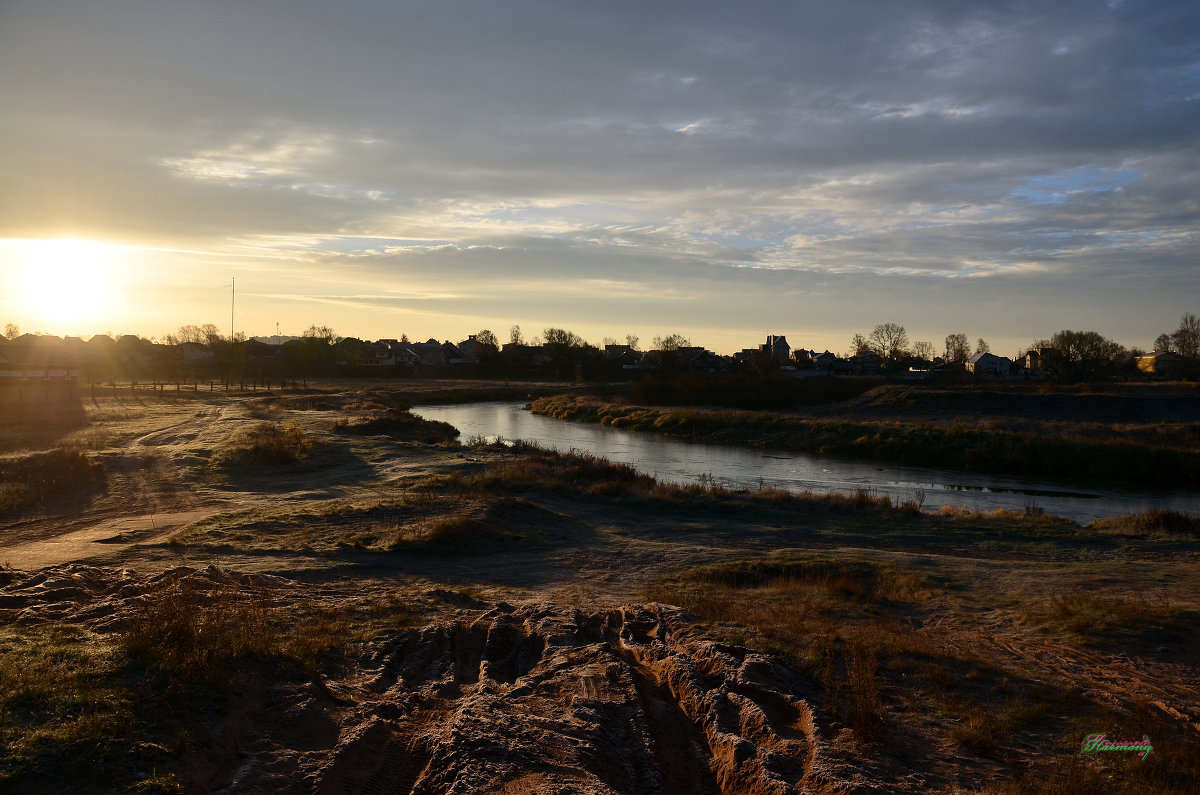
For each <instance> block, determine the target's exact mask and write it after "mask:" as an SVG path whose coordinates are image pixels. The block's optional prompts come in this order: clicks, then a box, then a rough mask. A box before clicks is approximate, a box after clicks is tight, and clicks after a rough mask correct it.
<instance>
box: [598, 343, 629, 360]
mask: <svg viewBox="0 0 1200 795" xmlns="http://www.w3.org/2000/svg"><path fill="white" fill-rule="evenodd" d="M633 352H634V351H633V346H631V345H605V346H604V355H605V356H607V357H608V358H610V359H621V358H624V357H627V356H628V355H629V354H630V353H633Z"/></svg>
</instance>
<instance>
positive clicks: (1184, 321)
mask: <svg viewBox="0 0 1200 795" xmlns="http://www.w3.org/2000/svg"><path fill="white" fill-rule="evenodd" d="M1171 343H1172V344H1173V345H1174V347H1175V352H1176V353H1178V354H1179V355H1180V356H1182V357H1183V358H1185V359H1196V358H1197V357H1200V318H1197V317H1196V316H1195V315H1193V314H1192V313H1191V312H1188V313H1187V314H1185V315H1184V316H1183V317H1181V318H1180V319H1179V328H1177V329H1176V330H1175V333H1174V334H1172V335H1171Z"/></svg>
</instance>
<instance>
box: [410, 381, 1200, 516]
mask: <svg viewBox="0 0 1200 795" xmlns="http://www.w3.org/2000/svg"><path fill="white" fill-rule="evenodd" d="M412 411H413V413H414V414H418V415H420V416H422V417H425V418H426V419H430V420H441V421H443V422H448V423H450V424H451V425H453V426H454V427H455V428H458V430H459V433H460V434H461V439H462V440H463V441H466V440H468V439H470V438H472V437H485V438H490V439H495V438H500V439H506V440H512V441H516V440H522V441H527V442H534V443H536V444H538V445H540V446H542V447H546V448H550V449H554V450H558V451H560V452H567V451H570V450H575V451H578V452H584V453H591V454H593V455H597V456H601V457H603V458H607V459H608V460H610V461H614V462H618V463H622V464H629V465H631V466H633V467H636V468H637V469H638V470H639V471H641V472H645V473H646V474H648V475H652V476H654V477H656V478H658V479H659V480H663V481H670V482H673V483H682V484H688V483H696V482H699V481H701V480H710V479H711V481H712V482H715V483H717V484H720V485H724V486H729V487H734V488H752V489H753V488H760V487H766V486H773V487H775V488H781V489H787V490H789V491H812V492H816V493H824V492H841V493H845V494H852V493H854V492H857V491H862V490H866V491H867V492H869V493H870V494H872V495H875V496H883V495H885V494H886V495H888V496H890V497H891V498H892V500H893V501H899V502H904V501H907V500H917V501H918V502H920V503H921V504H922V506H923V508H924V509H925V510H926V511H931V510H932V511H936V510H937V509H939V508H941V507H942V506H943V505H955V506H962V507H966V508H972V509H977V510H983V511H991V510H994V509H996V508H1005V509H1009V510H1015V511H1024V510H1027V509H1035V508H1040V509H1042V510H1044V511H1045V512H1046V513H1052V514H1057V515H1059V516H1066V517H1069V518H1071V519H1074V520H1075V521H1077V522H1079V523H1081V524H1086V523H1088V522H1091V521H1092V520H1094V519H1099V518H1102V517H1107V516H1117V515H1120V514H1124V513H1133V512H1135V511H1145V510H1148V509H1150V508H1160V509H1167V508H1170V509H1174V510H1178V511H1187V512H1189V513H1193V514H1198V515H1200V495H1198V494H1196V493H1194V492H1186V493H1183V492H1176V493H1167V494H1162V493H1146V492H1138V491H1124V490H1114V489H1107V488H1106V489H1104V490H1092V489H1088V488H1080V487H1077V486H1063V485H1058V484H1053V483H1047V482H1042V481H1033V480H1020V479H1015V478H1005V477H998V476H990V475H979V474H970V473H963V472H955V471H953V470H943V469H926V468H921V467H903V466H890V465H876V464H873V463H870V462H863V461H851V460H845V459H835V458H827V457H825V456H816V455H810V454H807V453H789V452H783V451H776V450H762V449H759V448H752V447H727V446H719V445H708V444H698V443H694V442H684V441H678V440H675V439H669V438H666V437H663V436H658V435H655V434H650V433H645V432H641V431H626V430H621V429H620V428H609V427H606V426H603V425H591V424H584V423H574V422H565V421H563V420H556V419H551V418H549V417H543V416H541V415H538V414H532V413H530V412H528V411H526V410H524V408H522V405H521V404H519V403H467V404H462V405H457V406H416V407H414V408H413V409H412Z"/></svg>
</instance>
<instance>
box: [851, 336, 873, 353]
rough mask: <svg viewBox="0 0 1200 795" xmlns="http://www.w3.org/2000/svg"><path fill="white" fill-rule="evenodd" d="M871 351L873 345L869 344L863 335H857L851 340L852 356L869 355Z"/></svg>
mask: <svg viewBox="0 0 1200 795" xmlns="http://www.w3.org/2000/svg"><path fill="white" fill-rule="evenodd" d="M870 350H871V343H869V342H867V338H866V337H864V336H863V335H862V334H855V335H854V336H853V337H851V338H850V355H851V356H858V355H860V354H863V353H868V352H869V351H870Z"/></svg>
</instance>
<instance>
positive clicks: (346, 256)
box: [0, 0, 1200, 355]
mask: <svg viewBox="0 0 1200 795" xmlns="http://www.w3.org/2000/svg"><path fill="white" fill-rule="evenodd" d="M0 101H2V103H3V104H2V107H3V112H2V113H0V324H3V323H15V324H17V325H19V326H20V328H21V330H22V331H27V332H28V331H43V332H46V333H54V334H60V335H62V334H76V335H81V336H85V337H86V336H90V335H91V334H93V333H98V332H104V331H112V332H114V333H118V334H121V333H134V334H139V335H142V336H158V337H161V336H163V335H165V334H167V333H170V332H172V331H174V330H175V329H177V328H178V327H179V326H181V325H185V324H197V325H199V324H204V323H215V324H216V325H218V326H219V327H220V328H222V329H230V328H234V329H236V330H237V331H239V332H245V333H247V334H249V335H251V336H254V335H270V334H274V333H276V330H277V329H278V330H279V332H280V333H282V334H299V333H300V332H301V331H302V330H303V329H305V328H307V327H308V326H309V325H312V324H317V325H325V326H330V327H332V328H333V329H334V330H335V331H336V332H337V333H339V334H341V335H343V336H355V337H361V338H365V339H376V338H388V337H399V336H400V335H401V334H402V333H403V334H408V335H409V336H410V337H412V338H413V339H417V338H420V339H426V338H429V337H435V338H438V339H452V340H460V339H464V338H465V337H466V335H467V334H469V333H474V332H476V331H478V330H480V329H483V328H487V329H491V330H492V331H494V332H495V333H496V334H497V336H499V337H500V338H501V340H506V339H507V338H508V336H509V329H510V327H512V326H513V325H519V326H520V327H521V329H522V331H523V333H524V336H525V337H527V338H528V337H533V336H535V335H537V334H539V333H540V332H542V330H543V329H545V328H547V327H558V328H566V329H570V330H572V331H574V332H576V333H577V334H580V335H581V336H583V337H584V338H585V339H588V340H589V341H591V342H593V343H600V342H601V341H602V339H603V338H604V337H614V338H617V339H620V340H622V341H623V340H624V338H625V336H626V335H628V334H634V335H637V336H639V337H640V338H641V340H642V341H643V347H646V345H647V344H648V343H649V341H650V340H652V338H653V337H654V336H659V335H662V336H665V335H667V334H671V333H680V334H682V335H683V336H685V337H687V338H689V339H690V340H691V341H692V342H693V344H697V345H703V346H705V347H708V348H709V349H711V350H715V351H717V352H721V353H730V352H733V351H735V350H738V349H741V348H743V347H751V346H755V345H757V344H759V343H761V342H762V341H763V339H764V338H765V336H766V335H767V334H784V335H786V336H787V338H788V341H789V342H790V343H791V345H792V346H793V347H805V348H816V349H818V350H824V349H829V350H832V351H835V352H839V351H845V350H847V349H848V348H849V345H850V338H851V337H852V336H853V335H854V334H855V333H863V334H868V333H869V332H870V331H871V329H872V328H874V326H875V325H876V324H879V323H884V322H894V323H899V324H901V325H903V326H905V328H906V329H907V331H908V335H909V337H910V339H911V340H913V341H917V340H928V341H931V342H933V344H934V345H935V347H936V348H937V349H938V350H940V349H941V348H942V346H943V342H944V339H945V337H946V335H948V334H952V333H965V334H966V335H967V336H968V338H969V339H971V340H972V342H974V341H975V340H976V339H977V338H980V337H982V338H984V339H986V340H987V341H988V343H989V344H990V346H991V348H992V351H993V352H996V353H1001V354H1004V355H1012V354H1015V353H1016V352H1017V351H1018V350H1023V349H1024V347H1027V346H1028V345H1029V344H1030V343H1031V342H1032V341H1033V340H1035V339H1038V338H1045V337H1049V336H1050V335H1052V334H1053V333H1054V332H1056V331H1058V330H1060V329H1066V328H1070V329H1077V330H1078V329H1085V330H1095V331H1099V332H1100V333H1102V334H1104V335H1105V336H1107V337H1110V338H1112V339H1115V340H1117V341H1118V342H1120V343H1122V344H1124V345H1126V346H1130V347H1133V346H1137V347H1142V348H1150V347H1152V344H1153V341H1154V338H1155V337H1156V336H1157V335H1158V334H1160V333H1162V332H1164V331H1168V332H1169V331H1172V330H1174V329H1175V328H1176V327H1177V325H1178V322H1179V318H1180V317H1181V315H1183V314H1184V313H1185V312H1200V3H1196V2H1195V0H1180V1H1179V2H1155V1H1154V0H1146V1H1145V2H1136V1H1135V0H1109V2H1072V0H1044V1H1043V2H1019V1H1018V2H1001V1H1000V0H982V1H981V2H974V1H972V0H904V2H897V1H896V0H847V1H846V2H836V3H831V2H817V1H816V0H796V2H778V1H777V2H747V1H746V0H739V2H737V3H732V2H720V3H717V2H698V1H697V0H692V1H691V2H645V0H642V1H641V2H602V3H582V2H569V1H568V0H559V1H558V2H550V1H549V0H547V1H546V2H525V1H524V0H507V1H506V2H499V1H498V0H477V1H475V2H455V0H435V1H431V2H404V1H402V0H390V1H388V2H384V0H338V2H332V0H326V1H324V2H317V1H316V0H254V2H245V1H244V0H204V2H197V1H196V0H74V1H70V0H0ZM235 279H236V297H234V296H233V295H232V293H233V289H232V286H233V284H234V283H235ZM231 304H232V311H231Z"/></svg>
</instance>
